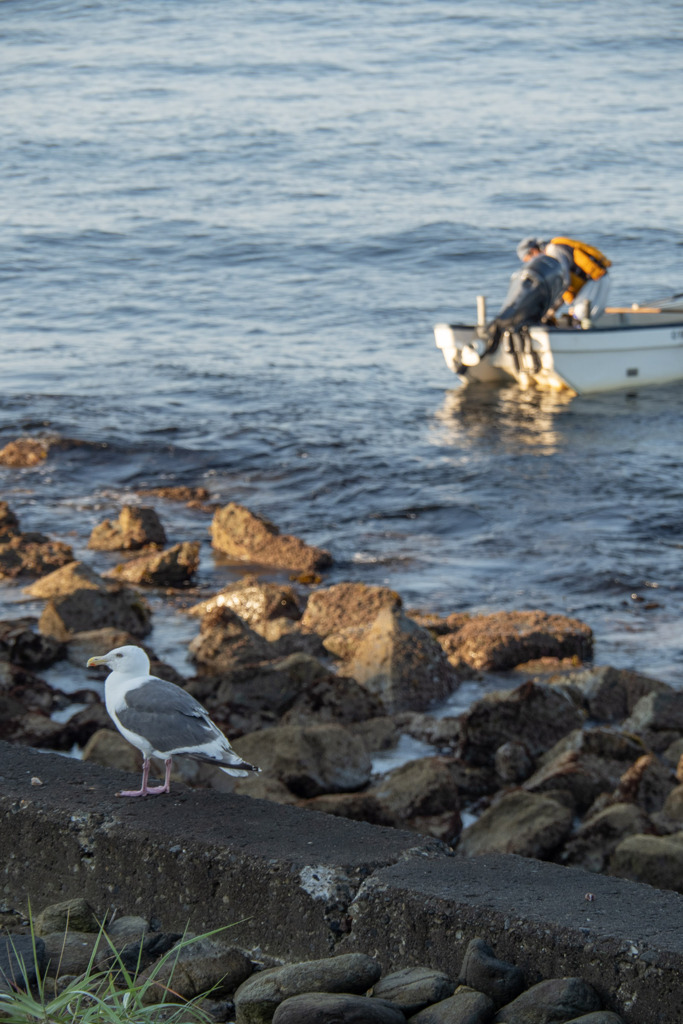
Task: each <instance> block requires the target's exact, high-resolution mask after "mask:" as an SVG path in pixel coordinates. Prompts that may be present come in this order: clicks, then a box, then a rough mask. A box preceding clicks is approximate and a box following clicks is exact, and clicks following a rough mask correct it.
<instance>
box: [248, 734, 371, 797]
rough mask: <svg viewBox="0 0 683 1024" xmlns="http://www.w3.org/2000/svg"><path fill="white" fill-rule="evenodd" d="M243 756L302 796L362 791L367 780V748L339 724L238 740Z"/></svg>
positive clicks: (368, 773)
mask: <svg viewBox="0 0 683 1024" xmlns="http://www.w3.org/2000/svg"><path fill="white" fill-rule="evenodd" d="M235 748H236V749H237V751H238V753H239V754H240V756H241V757H243V758H244V759H245V760H247V761H250V762H251V763H252V764H258V765H259V767H260V768H261V770H262V771H263V772H264V774H267V775H270V776H274V777H275V778H277V779H279V780H280V781H281V782H283V783H284V784H285V786H287V788H288V789H290V790H291V791H292V793H294V794H296V796H300V797H312V796H317V795H318V794H320V793H344V792H348V791H353V790H357V789H362V788H363V787H364V786H366V785H367V783H368V782H369V780H370V771H371V761H370V757H369V755H368V753H367V751H366V749H365V745H364V744H363V743H362V741H361V740H359V739H358V737H357V736H355V735H354V734H353V732H352V731H351V730H350V729H346V728H344V727H343V726H341V725H333V724H324V725H311V726H300V725H283V726H274V727H273V728H272V729H263V730H261V731H260V732H255V733H250V734H248V735H247V736H242V737H241V739H239V740H238V741H237V742H236V743H235Z"/></svg>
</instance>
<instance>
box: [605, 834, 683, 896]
mask: <svg viewBox="0 0 683 1024" xmlns="http://www.w3.org/2000/svg"><path fill="white" fill-rule="evenodd" d="M608 873H609V874H610V875H617V876H619V877H620V878H630V879H631V881H633V882H646V883H647V885H654V886H655V888H657V889H674V890H675V891H676V892H683V831H681V832H674V833H673V834H672V835H669V836H648V835H634V836H627V837H626V839H623V840H622V841H621V842H620V843H619V845H618V846H617V848H616V850H615V851H614V853H613V854H612V856H611V858H610V862H609V872H608Z"/></svg>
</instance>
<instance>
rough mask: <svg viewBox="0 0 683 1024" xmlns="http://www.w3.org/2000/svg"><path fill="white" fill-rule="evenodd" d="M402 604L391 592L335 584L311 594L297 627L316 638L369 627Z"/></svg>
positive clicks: (379, 588)
mask: <svg viewBox="0 0 683 1024" xmlns="http://www.w3.org/2000/svg"><path fill="white" fill-rule="evenodd" d="M402 604H403V602H402V600H401V597H400V596H399V594H397V593H396V591H395V590H390V589H389V588H388V587H378V586H368V585H367V584H366V583H336V584H334V586H332V587H326V588H324V589H321V590H316V591H314V592H313V593H312V594H311V595H310V597H309V599H308V602H307V604H306V608H305V610H304V613H303V616H302V619H301V625H302V627H303V628H304V629H306V630H309V631H310V632H313V633H317V634H318V636H320V637H327V636H330V634H334V633H341V632H343V631H345V630H354V629H358V628H359V627H361V628H363V629H365V628H367V627H368V626H370V625H372V623H373V622H374V621H375V619H376V618H377V616H378V615H379V613H380V612H382V611H385V610H386V609H388V610H389V611H391V612H398V611H399V610H400V609H401V606H402Z"/></svg>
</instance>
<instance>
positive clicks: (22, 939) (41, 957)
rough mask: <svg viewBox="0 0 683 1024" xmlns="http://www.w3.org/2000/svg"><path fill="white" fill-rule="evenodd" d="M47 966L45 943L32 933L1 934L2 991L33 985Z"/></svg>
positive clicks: (0, 987)
mask: <svg viewBox="0 0 683 1024" xmlns="http://www.w3.org/2000/svg"><path fill="white" fill-rule="evenodd" d="M46 966H47V956H46V954H45V943H44V942H43V940H42V939H39V938H36V939H35V952H34V940H33V938H32V937H31V936H30V935H2V936H0V992H2V991H5V992H7V991H10V990H11V989H12V988H14V987H19V988H26V987H27V986H28V985H32V984H33V983H34V982H35V980H36V977H37V975H38V974H41V975H42V974H43V973H44V971H45V968H46Z"/></svg>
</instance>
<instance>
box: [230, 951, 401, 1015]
mask: <svg viewBox="0 0 683 1024" xmlns="http://www.w3.org/2000/svg"><path fill="white" fill-rule="evenodd" d="M380 973H381V967H380V965H379V964H378V963H377V961H376V960H373V959H372V957H369V956H366V955H365V954H364V953H344V954H342V955H341V956H335V957H330V958H329V959H325V960H308V961H305V962H304V963H299V964H287V965H285V966H284V967H272V968H270V969H269V970H266V971H262V972H261V973H260V974H255V975H254V976H253V977H252V978H249V979H248V980H247V981H245V982H244V984H243V985H240V987H239V988H238V989H237V992H236V993H235V1011H236V1015H237V1016H236V1019H237V1024H266V1022H268V1021H270V1020H272V1017H273V1014H274V1013H275V1010H276V1009H277V1007H278V1006H279V1005H280V1003H282V1002H283V1001H284V1000H285V999H289V998H290V997H291V996H298V995H303V994H304V993H311V992H323V993H338V992H342V993H352V994H354V995H362V994H363V993H365V992H367V991H368V989H369V988H371V987H372V986H373V985H374V984H375V983H376V982H377V981H378V980H379V976H380ZM394 1012H395V1013H396V1012H398V1011H396V1010H395V1009H394ZM400 1016H401V1018H402V1017H403V1014H401V1015H400ZM292 1019H293V1018H292Z"/></svg>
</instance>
